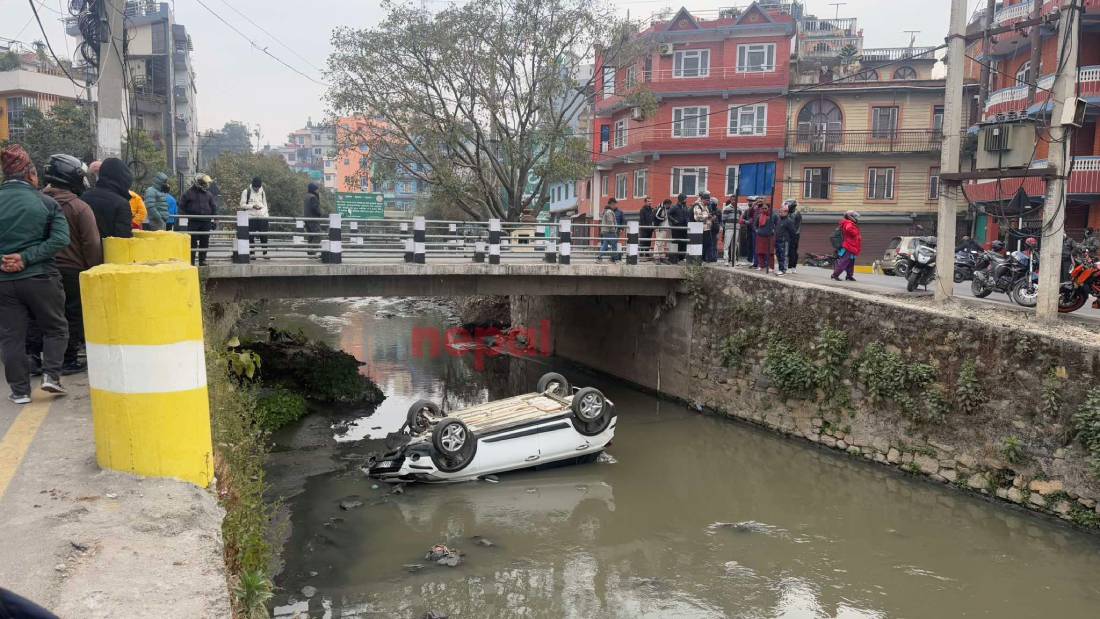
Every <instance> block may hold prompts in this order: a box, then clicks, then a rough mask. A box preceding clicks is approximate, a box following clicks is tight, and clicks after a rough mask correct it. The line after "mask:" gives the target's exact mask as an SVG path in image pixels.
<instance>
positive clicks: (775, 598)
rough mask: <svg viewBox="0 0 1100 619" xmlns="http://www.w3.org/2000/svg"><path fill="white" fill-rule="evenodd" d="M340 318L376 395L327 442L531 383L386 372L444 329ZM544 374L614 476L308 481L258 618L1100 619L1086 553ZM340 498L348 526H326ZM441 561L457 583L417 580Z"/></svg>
mask: <svg viewBox="0 0 1100 619" xmlns="http://www.w3.org/2000/svg"><path fill="white" fill-rule="evenodd" d="M364 308H366V309H364ZM341 311H346V312H347V313H346V314H337V315H341V316H343V317H344V318H345V319H346V321H347V323H346V325H345V327H344V329H343V330H342V331H341V332H340V334H339V342H340V345H341V346H343V347H344V348H345V349H346V350H349V351H352V352H356V351H357V352H356V354H357V355H362V354H365V353H364V352H363V351H370V352H369V354H370V355H375V354H377V355H378V357H379V358H378V359H370V360H368V359H367V358H366V357H360V358H361V359H364V360H368V365H367V366H366V368H365V370H366V371H367V372H368V373H369V374H370V375H371V376H372V377H373V378H375V379H376V380H377V381H378V382H379V383H380V384H381V385H383V389H385V390H386V392H387V395H388V396H389V397H388V399H387V401H386V403H385V404H384V405H383V407H382V408H381V409H380V410H379V411H378V413H376V414H375V415H374V416H370V417H364V418H361V419H357V420H356V422H355V423H356V425H355V427H349V428H348V429H347V430H346V431H344V430H338V431H336V432H335V433H336V436H335V437H334V438H335V439H336V440H339V441H345V442H350V441H354V440H357V438H358V437H370V436H375V434H372V432H384V431H388V430H389V429H392V428H394V427H396V426H397V425H400V423H402V422H403V421H404V414H405V409H406V408H407V407H408V405H409V404H411V402H412V401H414V400H416V399H420V398H425V397H427V398H431V399H434V400H436V401H445V402H447V406H448V407H451V408H460V407H463V406H467V405H470V404H475V403H479V402H483V401H486V400H488V399H492V398H498V397H503V396H507V395H513V394H515V393H519V392H522V391H525V390H529V389H530V386H531V385H532V384H533V383H534V380H535V378H537V376H538V375H539V374H540V373H541V372H543V371H545V369H547V368H546V367H545V366H543V365H538V364H536V363H534V362H533V361H532V360H523V361H520V360H515V361H509V360H507V359H498V360H494V364H493V365H492V366H490V369H491V371H486V372H483V373H478V372H473V371H472V370H471V368H470V365H472V364H470V363H469V362H468V360H466V359H456V358H453V357H444V358H437V359H416V358H404V359H402V358H401V354H403V353H401V352H400V351H401V350H405V351H406V352H407V340H408V334H409V332H410V331H411V328H412V326H415V325H424V324H429V325H430V324H440V323H441V322H445V319H444V318H442V317H438V316H435V317H433V316H420V317H416V318H412V317H403V316H394V317H390V318H378V317H377V311H378V308H377V306H375V305H371V304H364V305H362V306H360V308H359V309H351V310H341ZM311 313H314V314H316V313H317V309H316V308H314V309H313V311H312V312H311ZM314 322H315V323H316V321H314ZM402 346H406V348H404V349H402V348H401V347H402ZM539 361H542V360H539ZM553 369H555V370H562V371H564V373H565V374H566V376H567V378H569V379H570V381H572V382H574V384H585V385H587V384H593V385H595V386H597V387H599V388H601V389H603V390H604V391H605V393H607V395H608V396H609V397H610V398H611V399H613V400H614V401H615V402H616V404H617V407H618V412H619V414H620V423H619V430H618V433H617V436H616V439H615V444H614V446H613V447H612V448H611V453H612V454H613V455H614V456H615V458H616V459H617V460H618V463H616V464H612V463H606V462H605V463H598V464H593V465H584V466H574V467H567V468H561V469H554V470H548V471H538V472H527V473H518V474H512V475H505V476H501V481H500V483H499V484H490V483H485V482H476V483H467V484H459V485H450V486H432V487H423V486H421V487H416V486H410V487H408V488H407V489H406V491H405V493H404V494H401V495H393V494H390V493H389V490H388V488H386V487H380V486H378V485H377V484H373V483H372V482H370V481H368V480H365V479H364V478H363V477H362V475H361V474H360V473H359V471H358V470H356V469H355V468H354V467H351V468H349V469H348V470H345V471H343V472H338V473H335V474H326V475H320V476H316V477H313V478H311V479H310V480H309V481H308V482H307V483H306V485H305V489H304V491H303V492H302V494H300V495H298V496H297V497H295V498H294V499H292V501H291V508H292V511H293V514H292V520H293V532H292V535H291V539H290V541H289V542H288V543H287V546H286V548H285V552H284V556H285V559H286V561H287V569H286V570H285V572H284V573H283V574H282V575H281V576H280V577H279V579H278V584H279V585H280V586H281V587H282V588H283V593H282V594H281V595H280V596H279V597H278V598H277V600H276V601H277V609H276V610H277V616H280V617H293V616H295V613H302V612H305V613H307V614H306V615H305V616H310V617H323V616H325V617H329V616H330V617H376V616H384V617H421V616H423V614H424V613H425V612H426V611H429V610H433V611H435V612H438V613H440V614H446V615H449V616H452V617H512V616H522V617H585V618H589V617H751V618H755V617H759V618H771V617H792V618H818V617H822V618H824V617H858V618H885V617H957V616H990V617H1007V618H1013V617H1038V616H1044V617H1060V618H1061V617H1067V618H1074V617H1094V616H1095V609H1096V608H1097V607H1098V605H1100V584H1098V583H1097V581H1096V579H1095V574H1097V573H1100V552H1098V551H1100V544H1098V543H1097V539H1096V538H1095V537H1093V536H1089V535H1085V534H1082V533H1080V532H1077V531H1075V530H1072V529H1069V528H1067V527H1062V526H1059V525H1057V524H1053V523H1050V522H1048V521H1044V520H1039V519H1035V518H1031V517H1028V516H1026V515H1023V514H1020V513H1018V512H1015V511H1013V510H1009V509H1006V508H1004V507H1002V506H999V505H994V504H991V503H988V502H985V501H982V500H979V499H975V498H972V497H967V496H964V495H961V494H959V493H956V492H953V491H950V490H948V489H946V488H941V487H938V486H934V485H932V484H928V483H923V482H918V481H914V480H912V479H910V478H907V477H904V476H901V475H898V474H896V473H895V472H893V471H890V470H887V469H885V468H883V467H879V466H875V465H872V464H868V463H864V462H861V461H856V460H852V459H850V458H847V457H845V456H839V455H836V454H833V453H831V452H827V451H824V450H821V449H817V448H812V447H809V446H806V445H802V444H798V443H794V442H792V441H789V440H785V439H781V438H778V437H776V436H774V435H772V434H769V433H766V432H762V431H758V430H756V429H753V428H749V427H746V426H743V425H740V424H736V423H730V422H728V421H725V420H720V419H714V418H710V417H704V416H701V415H699V414H697V413H694V412H692V411H688V410H686V409H685V408H683V407H681V406H678V405H671V404H669V403H667V402H660V401H657V400H655V399H654V398H652V397H650V396H647V395H645V394H642V393H640V392H637V391H634V390H632V389H630V388H628V387H626V386H624V385H621V384H618V383H616V382H613V381H609V380H607V379H605V378H602V377H595V376H589V375H586V374H584V373H583V372H581V371H579V370H577V369H576V368H570V367H568V366H567V364H562V363H556V364H554V365H553ZM345 444H347V443H345ZM349 497H355V498H356V499H357V500H361V501H362V502H363V503H364V504H365V505H364V507H362V508H359V509H354V510H350V511H345V510H342V509H340V507H339V502H340V501H341V500H344V499H347V498H349ZM475 536H483V537H485V538H488V539H489V540H491V541H492V542H493V544H494V545H493V546H488V547H486V546H481V545H478V544H477V543H476V542H475V540H474V539H473V538H474V537H475ZM440 542H442V543H446V544H448V545H452V546H456V547H458V548H460V549H461V550H462V551H464V552H465V553H466V557H465V559H466V560H465V563H464V564H463V565H461V566H459V567H457V568H445V567H441V566H435V565H428V564H426V562H425V561H424V560H423V555H424V552H425V551H426V550H427V548H428V547H430V546H431V545H432V544H435V543H440ZM409 565H422V566H423V567H421V568H411V567H407V566H409ZM410 570H413V571H410ZM307 584H308V585H311V586H314V587H316V588H317V589H318V591H319V593H318V594H317V595H316V596H315V597H314V598H313V599H310V600H304V599H302V596H301V595H299V594H298V593H297V592H298V591H299V590H300V589H301V587H302V586H304V585H307Z"/></svg>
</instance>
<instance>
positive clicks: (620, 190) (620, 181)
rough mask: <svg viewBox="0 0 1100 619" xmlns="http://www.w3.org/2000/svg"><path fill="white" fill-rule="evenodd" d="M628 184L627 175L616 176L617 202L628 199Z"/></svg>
mask: <svg viewBox="0 0 1100 619" xmlns="http://www.w3.org/2000/svg"><path fill="white" fill-rule="evenodd" d="M627 183H628V180H627V175H626V174H616V175H615V199H616V200H625V199H626V186H627Z"/></svg>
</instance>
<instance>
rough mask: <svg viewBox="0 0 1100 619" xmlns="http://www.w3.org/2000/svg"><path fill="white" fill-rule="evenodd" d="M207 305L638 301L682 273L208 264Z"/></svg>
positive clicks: (667, 288) (647, 267)
mask: <svg viewBox="0 0 1100 619" xmlns="http://www.w3.org/2000/svg"><path fill="white" fill-rule="evenodd" d="M201 273H202V279H203V282H204V284H205V294H206V297H207V298H208V299H210V300H213V301H232V300H235V299H267V298H284V299H285V298H325V297H371V296H465V295H525V296H578V295H583V296H645V297H663V296H667V295H668V294H669V293H672V292H675V291H676V290H678V289H679V287H680V285H681V283H682V281H683V278H684V268H683V267H679V266H671V265H656V264H630V265H627V264H598V263H581V264H540V263H504V264H484V263H470V262H465V263H428V264H405V263H342V264H320V263H318V262H316V261H314V262H306V261H300V262H292V263H288V262H285V261H280V262H267V261H263V260H260V261H254V262H250V263H247V264H229V263H222V264H212V265H210V266H207V267H204V268H203V269H201Z"/></svg>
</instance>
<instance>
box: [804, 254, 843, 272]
mask: <svg viewBox="0 0 1100 619" xmlns="http://www.w3.org/2000/svg"><path fill="white" fill-rule="evenodd" d="M802 264H804V265H806V266H808V267H821V268H824V269H831V268H833V267H835V266H836V255H835V254H834V255H831V256H830V255H826V254H811V253H807V254H806V257H805V258H804V259H803V260H802Z"/></svg>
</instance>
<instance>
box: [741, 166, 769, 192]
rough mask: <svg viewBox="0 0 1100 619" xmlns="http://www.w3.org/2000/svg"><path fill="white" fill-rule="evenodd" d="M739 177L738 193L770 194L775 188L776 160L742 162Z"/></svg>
mask: <svg viewBox="0 0 1100 619" xmlns="http://www.w3.org/2000/svg"><path fill="white" fill-rule="evenodd" d="M737 178H738V189H737V194H738V195H742V196H770V195H772V192H773V191H774V190H775V162H774V161H766V162H763V163H742V164H741V166H740V167H739V169H738V172H737Z"/></svg>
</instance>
